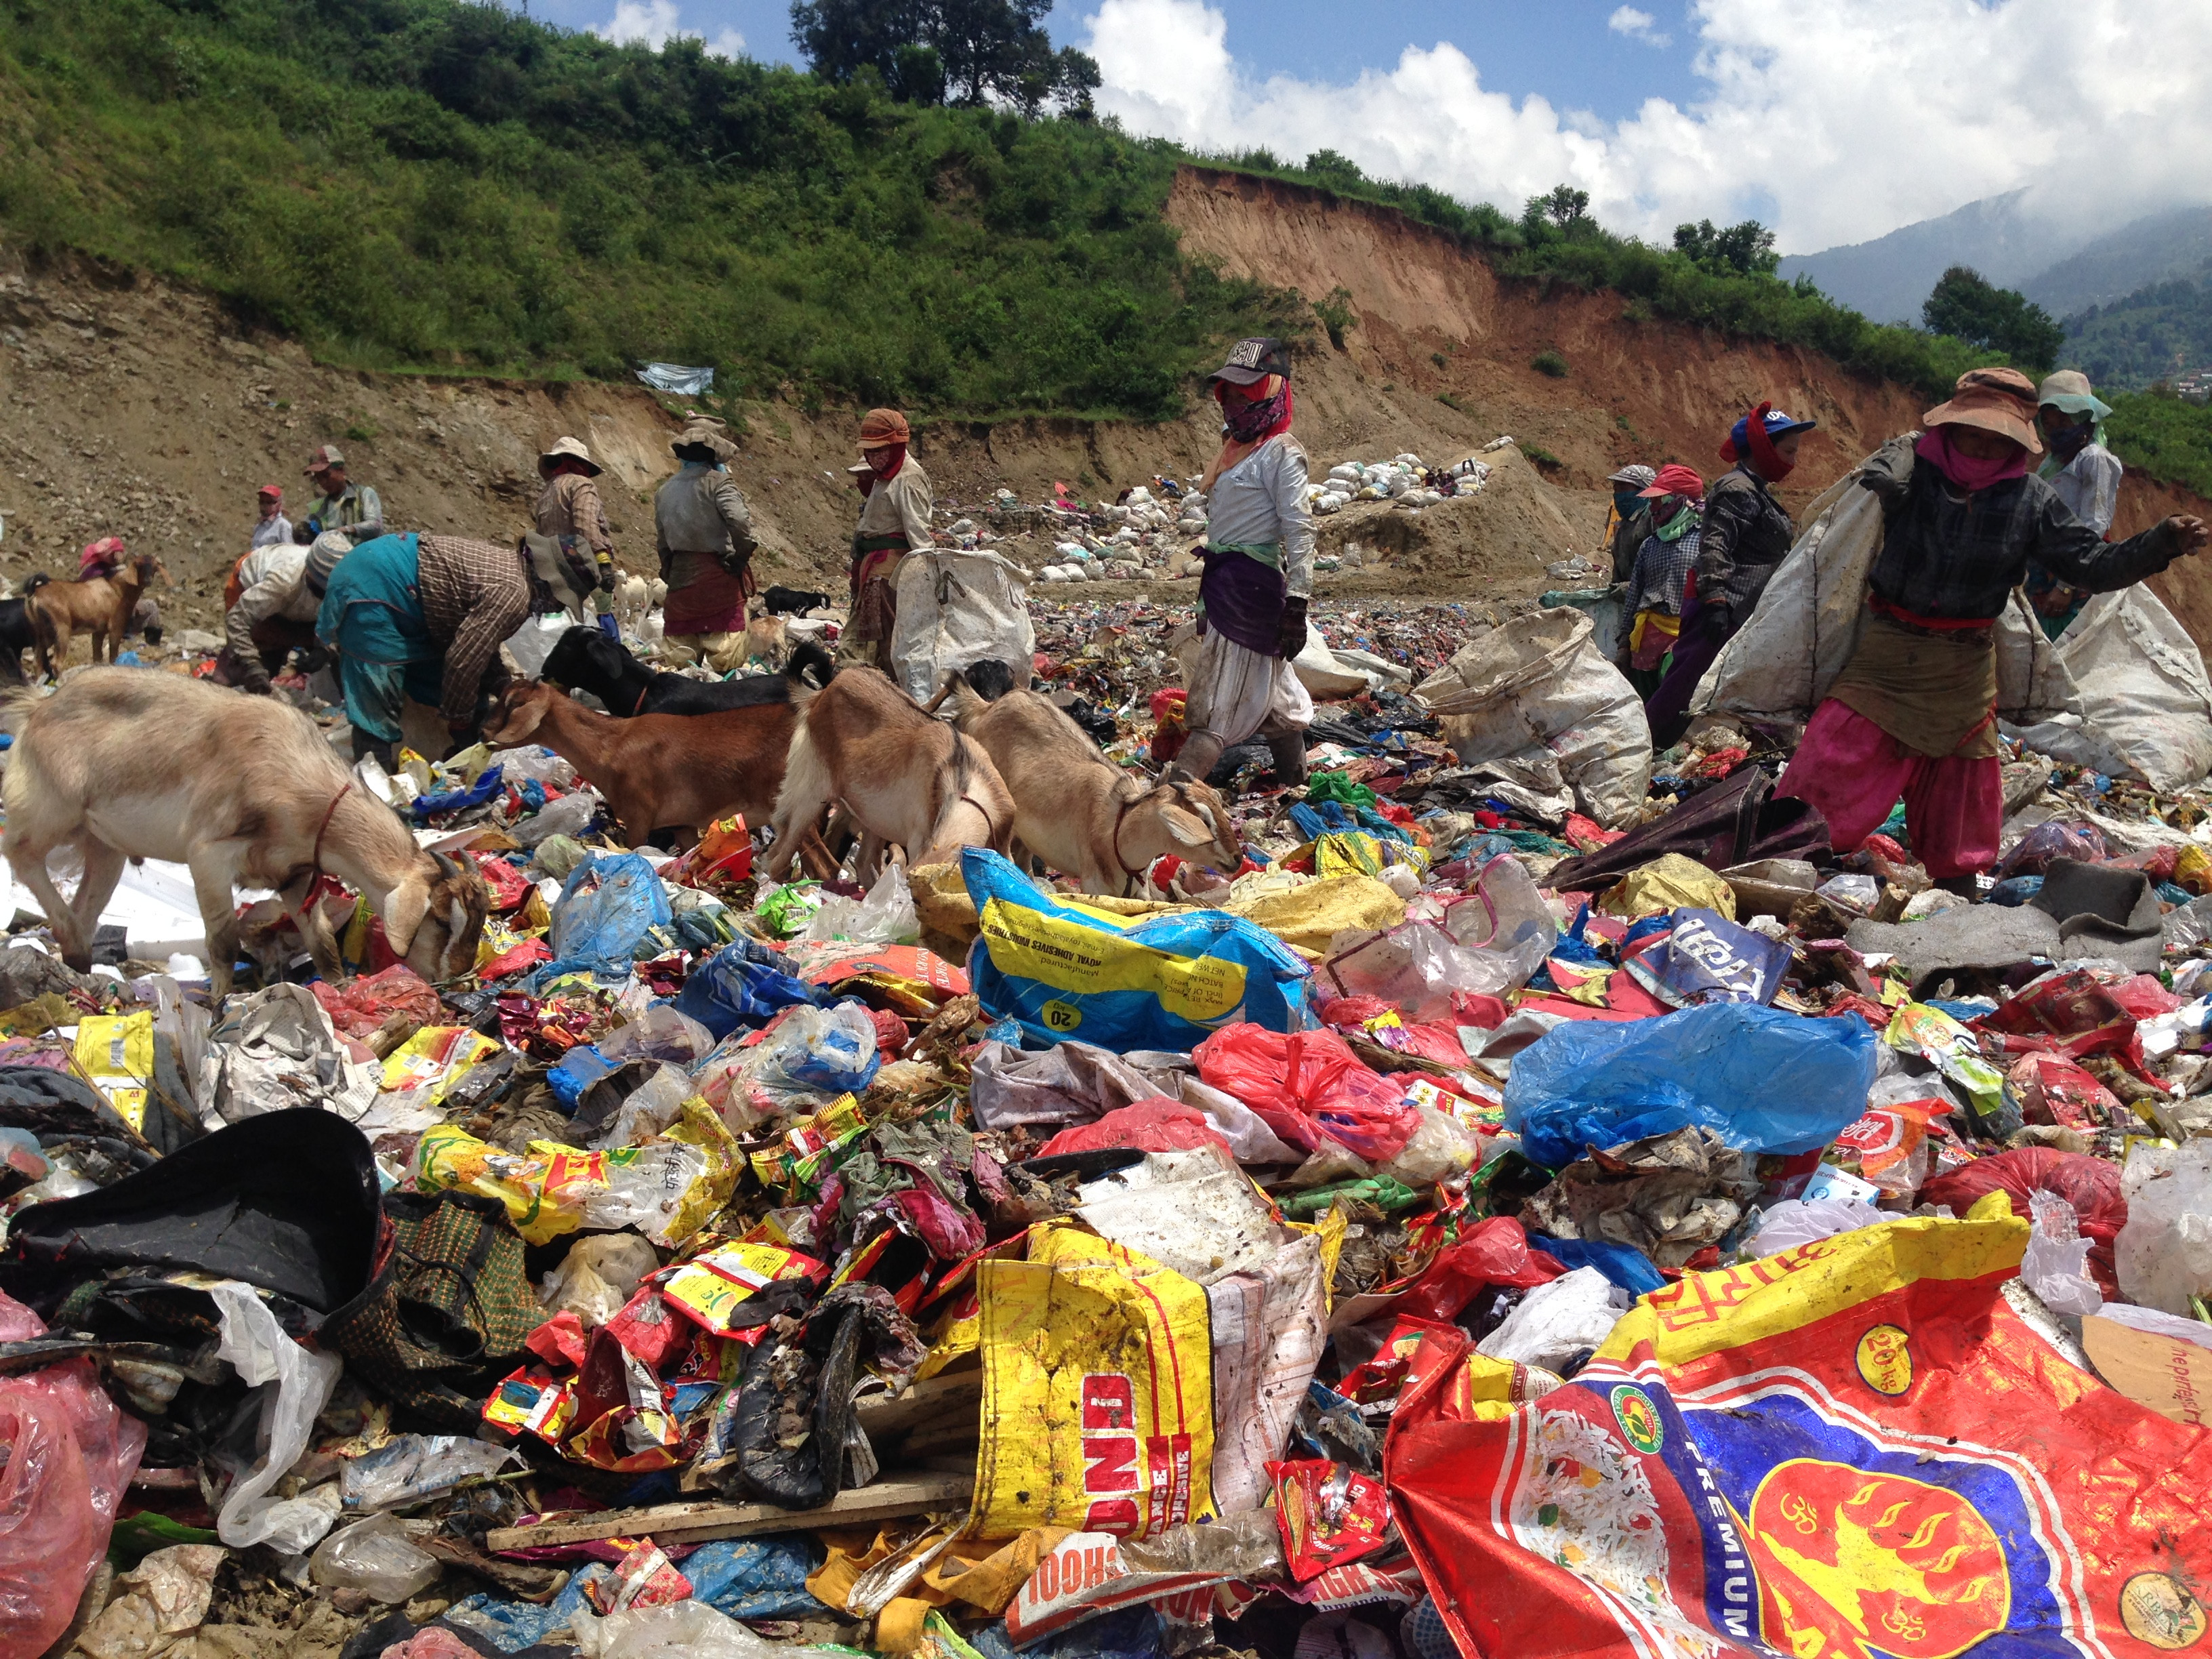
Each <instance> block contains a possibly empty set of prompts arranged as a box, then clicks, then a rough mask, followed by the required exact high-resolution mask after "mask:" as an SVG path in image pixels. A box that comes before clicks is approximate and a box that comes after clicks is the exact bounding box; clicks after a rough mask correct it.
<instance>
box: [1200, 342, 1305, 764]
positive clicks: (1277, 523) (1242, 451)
mask: <svg viewBox="0 0 2212 1659" xmlns="http://www.w3.org/2000/svg"><path fill="white" fill-rule="evenodd" d="M1290 374H1291V359H1290V353H1289V351H1288V350H1287V349H1285V347H1284V345H1283V343H1282V342H1281V341H1280V340H1274V339H1255V340H1240V341H1238V342H1237V344H1236V346H1235V347H1234V349H1231V352H1230V354H1229V361H1228V362H1226V363H1225V364H1223V365H1222V366H1221V368H1218V369H1216V370H1215V371H1214V372H1213V374H1212V375H1211V376H1210V377H1209V379H1210V380H1211V382H1212V387H1213V395H1214V397H1215V398H1216V399H1217V400H1218V401H1219V403H1220V404H1221V417H1222V421H1223V423H1224V428H1225V429H1224V432H1223V435H1222V442H1221V453H1220V454H1218V455H1217V456H1215V457H1214V459H1213V465H1212V466H1210V467H1208V468H1207V469H1206V477H1205V480H1204V482H1203V483H1200V486H1199V488H1200V491H1201V493H1203V494H1204V495H1205V496H1206V499H1207V501H1209V502H1210V503H1211V513H1210V522H1209V525H1208V529H1209V531H1210V532H1211V533H1210V534H1209V536H1208V538H1207V540H1206V574H1205V576H1204V577H1203V578H1202V579H1201V580H1200V583H1199V589H1198V605H1199V618H1198V626H1199V632H1200V636H1201V637H1200V644H1199V653H1198V671H1197V672H1196V673H1195V674H1194V675H1193V676H1192V678H1191V685H1190V699H1189V706H1188V720H1189V724H1190V736H1189V738H1188V740H1187V741H1186V742H1185V743H1184V744H1183V747H1182V755H1181V756H1180V757H1179V758H1178V759H1177V762H1176V764H1177V765H1178V766H1179V767H1180V768H1181V769H1182V770H1183V771H1185V772H1188V774H1189V775H1191V776H1193V777H1194V778H1200V779H1203V778H1204V777H1205V776H1206V774H1207V773H1208V772H1210V771H1212V769H1213V763H1214V762H1216V761H1217V760H1218V759H1220V757H1221V752H1222V750H1225V749H1228V748H1231V747H1232V746H1234V745H1235V744H1240V743H1243V742H1244V741H1245V740H1246V739H1247V738H1249V737H1251V736H1252V735H1253V733H1255V732H1257V733H1259V734H1260V735H1261V737H1264V738H1267V747H1268V749H1269V750H1270V751H1271V752H1272V753H1273V756H1274V758H1275V772H1274V781H1275V782H1277V783H1278V784H1280V785H1282V786H1283V787H1286V788H1287V787H1293V786H1296V785H1299V784H1303V783H1304V782H1305V781H1306V739H1305V731H1306V727H1308V726H1310V725H1312V724H1313V714H1314V709H1313V699H1312V697H1310V696H1308V695H1307V692H1306V689H1305V687H1304V685H1303V684H1300V682H1299V680H1298V677H1297V674H1296V673H1295V672H1294V671H1292V670H1291V659H1292V658H1293V657H1295V656H1297V654H1298V652H1299V651H1300V650H1301V649H1302V648H1304V645H1305V638H1306V600H1307V599H1308V598H1309V596H1310V595H1311V593H1312V592H1313V567H1314V526H1313V513H1312V511H1311V510H1310V508H1309V507H1307V505H1306V475H1307V471H1308V465H1307V461H1306V452H1305V450H1304V447H1303V446H1301V445H1300V444H1299V442H1298V441H1297V439H1296V438H1294V437H1292V436H1291V380H1290Z"/></svg>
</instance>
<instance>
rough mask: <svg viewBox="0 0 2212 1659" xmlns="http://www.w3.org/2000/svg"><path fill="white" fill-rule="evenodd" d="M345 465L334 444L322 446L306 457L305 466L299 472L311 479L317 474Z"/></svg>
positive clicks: (342, 456) (343, 457) (342, 455)
mask: <svg viewBox="0 0 2212 1659" xmlns="http://www.w3.org/2000/svg"><path fill="white" fill-rule="evenodd" d="M345 464H346V459H345V456H344V454H343V453H342V452H341V451H340V450H339V448H338V447H337V445H336V444H324V445H323V446H321V447H319V448H318V449H317V450H316V451H315V453H313V454H312V455H310V456H308V457H307V465H306V466H304V467H302V468H301V471H303V472H305V473H306V474H307V477H311V478H312V477H314V476H315V474H317V473H318V472H325V471H329V470H330V469H331V467H334V466H343V465H345Z"/></svg>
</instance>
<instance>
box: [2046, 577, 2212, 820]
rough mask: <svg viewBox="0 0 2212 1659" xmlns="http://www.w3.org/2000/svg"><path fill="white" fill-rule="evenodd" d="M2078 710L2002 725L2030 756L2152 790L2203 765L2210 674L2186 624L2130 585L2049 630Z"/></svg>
mask: <svg viewBox="0 0 2212 1659" xmlns="http://www.w3.org/2000/svg"><path fill="white" fill-rule="evenodd" d="M2057 653H2058V659H2059V661H2060V662H2062V663H2063V664H2064V665H2065V668H2066V671H2067V672H2068V674H2069V675H2070V676H2071V678H2072V681H2073V684H2075V686H2077V687H2078V688H2080V690H2079V698H2080V705H2079V712H2078V714H2073V713H2066V714H2058V715H2057V716H2056V717H2054V718H2052V719H2050V720H2044V721H2042V722H2040V723H2039V724H2036V725H2023V726H2015V727H2008V731H2009V732H2011V734H2012V735H2014V736H2016V737H2018V738H2020V740H2021V742H2022V743H2024V744H2027V746H2028V747H2029V748H2030V749H2033V750H2034V751H2035V752H2036V753H2037V754H2039V755H2048V756H2050V757H2051V758H2052V759H2053V760H2060V761H2065V762H2068V763H2071V764H2073V765H2076V766H2089V767H2093V768H2095V769H2097V770H2098V771H2100V772H2103V773H2106V774H2107V775H2112V776H2119V777H2136V778H2141V779H2142V780H2143V781H2145V782H2146V783H2148V784H2149V785H2150V787H2152V788H2154V789H2156V790H2159V791H2160V792H2161V793H2166V792H2170V791H2172V790H2176V789H2181V788H2185V787H2187V786H2189V785H2190V784H2192V783H2195V782H2197V781H2198V780H2199V779H2201V778H2202V777H2203V775H2205V773H2206V772H2208V771H2212V682H2208V681H2207V680H2206V678H2205V675H2204V659H2203V656H2202V655H2200V654H2199V653H2198V652H2197V643H2196V641H2193V640H2191V638H2190V637H2189V632H2188V630H2187V629H2185V628H2183V627H2182V625H2181V624H2180V623H2179V621H2177V620H2176V619H2175V617H2174V615H2173V613H2172V611H2168V610H2167V609H2166V606H2165V605H2162V604H2160V601H2159V597H2158V595H2157V594H2155V593H2154V592H2151V591H2150V589H2149V588H2148V587H2146V586H2141V585H2140V584H2139V585H2137V586H2134V587H2128V588H2123V589H2122V590H2121V591H2120V592H2117V593H2100V594H2098V595H2097V596H2096V597H2095V598H2094V599H2091V600H2090V601H2089V602H2088V604H2087V605H2084V606H2082V607H2081V615H2080V616H2078V617H2075V619H2074V621H2073V622H2072V623H2071V624H2070V625H2069V627H2068V628H2067V629H2066V631H2065V632H2064V633H2063V634H2061V635H2059V636H2058V644H2057Z"/></svg>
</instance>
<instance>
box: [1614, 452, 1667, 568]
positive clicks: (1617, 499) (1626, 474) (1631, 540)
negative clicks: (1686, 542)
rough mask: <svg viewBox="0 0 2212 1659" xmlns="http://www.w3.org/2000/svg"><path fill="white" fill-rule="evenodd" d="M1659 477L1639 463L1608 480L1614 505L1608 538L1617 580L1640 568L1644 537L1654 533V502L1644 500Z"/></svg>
mask: <svg viewBox="0 0 2212 1659" xmlns="http://www.w3.org/2000/svg"><path fill="white" fill-rule="evenodd" d="M1658 476H1659V475H1658V474H1657V473H1656V472H1654V471H1652V470H1651V469H1650V467H1648V466H1644V465H1640V464H1638V465H1633V466H1624V467H1623V468H1621V469H1620V471H1618V472H1615V473H1613V474H1612V475H1611V476H1609V477H1607V479H1606V482H1607V483H1609V484H1611V485H1612V486H1613V505H1612V506H1611V507H1608V508H1607V509H1606V526H1605V540H1606V545H1607V546H1608V547H1610V548H1611V549H1612V550H1613V580H1615V581H1617V582H1625V581H1626V580H1628V575H1629V573H1630V572H1631V571H1632V570H1634V569H1635V568H1636V556H1637V555H1638V553H1640V552H1642V551H1643V550H1644V538H1645V537H1647V536H1649V535H1650V533H1651V503H1650V502H1649V501H1645V500H1644V491H1645V490H1647V489H1650V488H1651V481H1652V480H1653V479H1654V478H1656V477H1658Z"/></svg>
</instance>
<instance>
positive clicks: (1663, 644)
mask: <svg viewBox="0 0 2212 1659" xmlns="http://www.w3.org/2000/svg"><path fill="white" fill-rule="evenodd" d="M1638 500H1640V501H1644V503H1645V506H1644V507H1642V508H1640V509H1639V510H1638V513H1637V514H1636V516H1637V517H1638V518H1639V519H1642V520H1644V522H1645V523H1646V524H1648V525H1650V526H1651V528H1650V532H1648V533H1647V534H1646V535H1645V536H1644V542H1643V545H1641V546H1640V547H1638V549H1637V550H1636V563H1635V564H1634V566H1633V567H1632V568H1631V569H1630V572H1629V575H1628V594H1627V598H1626V601H1625V602H1624V603H1623V605H1622V606H1621V628H1622V635H1621V641H1620V645H1621V651H1622V653H1623V654H1624V655H1626V657H1627V659H1628V668H1627V674H1628V683H1629V684H1631V685H1632V686H1634V687H1635V688H1636V694H1637V696H1640V697H1646V698H1648V697H1650V695H1651V694H1652V693H1653V692H1654V691H1656V690H1658V689H1659V682H1660V679H1661V678H1662V673H1663V665H1664V664H1665V663H1666V660H1667V655H1668V653H1669V652H1670V651H1672V650H1673V649H1674V641H1675V640H1676V639H1677V638H1679V637H1680V634H1681V631H1682V592H1683V589H1684V587H1685V586H1686V584H1687V583H1688V581H1689V578H1690V572H1691V571H1692V570H1694V569H1695V568H1697V564H1698V544H1699V541H1700V539H1701V538H1702V532H1703V526H1704V523H1705V480H1704V479H1703V478H1701V477H1699V476H1698V475H1697V474H1696V473H1695V472H1693V471H1691V470H1690V469H1689V468H1688V467H1686V466H1682V465H1678V464H1674V463H1670V464H1668V465H1666V466H1662V467H1661V468H1660V469H1659V471H1658V474H1657V476H1656V477H1655V478H1654V479H1653V480H1652V482H1651V483H1650V484H1649V485H1647V486H1646V487H1645V488H1644V489H1642V490H1640V491H1638Z"/></svg>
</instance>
